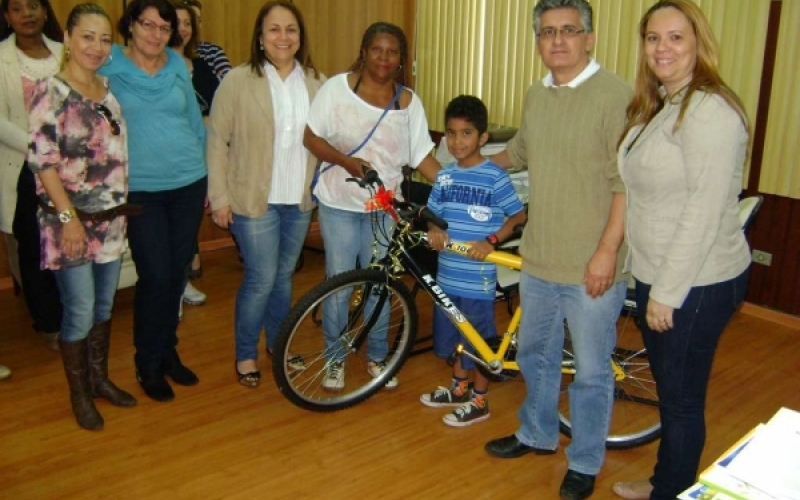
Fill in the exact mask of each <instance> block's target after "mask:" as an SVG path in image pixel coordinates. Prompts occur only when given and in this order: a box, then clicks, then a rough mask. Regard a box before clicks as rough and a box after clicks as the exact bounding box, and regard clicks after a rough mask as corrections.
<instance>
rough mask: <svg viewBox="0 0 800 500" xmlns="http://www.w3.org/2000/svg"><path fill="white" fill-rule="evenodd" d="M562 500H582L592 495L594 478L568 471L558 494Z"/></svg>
mask: <svg viewBox="0 0 800 500" xmlns="http://www.w3.org/2000/svg"><path fill="white" fill-rule="evenodd" d="M558 493H559V495H561V498H563V499H564V500H583V499H584V498H589V497H590V496H592V493H594V476H590V475H589V474H582V473H580V472H576V471H574V470H571V469H570V470H568V471H567V474H566V475H565V476H564V481H563V482H562V483H561V490H560V491H559V492H558Z"/></svg>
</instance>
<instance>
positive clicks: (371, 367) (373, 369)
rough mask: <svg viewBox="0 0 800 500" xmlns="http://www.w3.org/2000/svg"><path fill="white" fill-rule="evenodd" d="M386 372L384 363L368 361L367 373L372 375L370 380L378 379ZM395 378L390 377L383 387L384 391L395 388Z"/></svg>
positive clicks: (396, 382)
mask: <svg viewBox="0 0 800 500" xmlns="http://www.w3.org/2000/svg"><path fill="white" fill-rule="evenodd" d="M385 370H386V361H370V362H369V363H367V372H368V373H369V374H370V375H372V378H376V377H380V375H381V374H382V373H383V372H384V371H385ZM397 384H398V381H397V377H392V378H390V379H389V381H388V382H386V384H385V385H384V386H383V387H384V388H385V389H394V388H396V387H397Z"/></svg>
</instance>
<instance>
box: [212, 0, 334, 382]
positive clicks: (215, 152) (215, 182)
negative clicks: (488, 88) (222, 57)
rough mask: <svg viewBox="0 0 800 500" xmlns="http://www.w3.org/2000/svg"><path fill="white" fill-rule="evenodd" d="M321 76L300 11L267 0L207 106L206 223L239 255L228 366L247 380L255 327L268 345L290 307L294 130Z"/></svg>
mask: <svg viewBox="0 0 800 500" xmlns="http://www.w3.org/2000/svg"><path fill="white" fill-rule="evenodd" d="M322 78H323V77H322V76H321V75H320V74H319V72H318V71H317V70H316V69H315V68H314V65H313V63H312V62H311V57H310V55H309V43H308V34H307V32H306V26H305V23H304V21H303V17H302V14H301V13H300V11H299V10H298V9H297V7H296V6H295V5H294V4H292V3H291V2H288V1H284V0H280V1H272V2H269V3H267V4H266V5H264V7H262V9H261V11H260V12H259V13H258V17H257V19H256V23H255V28H254V30H253V37H252V40H251V44H250V61H249V62H248V63H246V64H244V65H242V66H239V67H237V68H235V69H233V70H232V71H231V72H229V73H228V74H227V75H226V76H225V79H224V80H223V81H222V84H221V85H220V88H219V90H217V93H216V95H215V98H214V103H213V105H212V107H211V115H210V122H209V130H208V155H207V156H208V182H209V193H208V196H209V201H210V203H211V209H212V210H213V214H212V218H213V220H214V222H215V223H216V224H217V225H219V226H220V227H222V228H229V229H230V230H231V233H232V234H233V236H234V238H236V242H237V243H238V246H239V250H240V252H241V255H242V258H243V260H244V278H243V280H242V284H241V286H240V287H239V291H238V293H237V295H236V313H235V314H236V318H235V330H236V373H237V376H238V379H239V383H241V384H242V385H245V386H247V387H256V386H257V385H258V384H259V382H260V379H261V373H260V371H259V369H258V364H257V359H258V349H257V346H258V341H259V337H260V334H261V331H262V330H264V331H265V333H266V342H267V350H268V351H270V350H271V349H272V346H273V344H274V343H275V338H276V336H277V333H278V328H279V327H280V325H281V322H282V321H283V319H284V317H285V316H286V314H288V312H289V308H290V306H291V299H292V275H293V273H294V269H295V265H296V263H297V259H298V257H299V256H300V252H301V251H302V249H303V242H304V241H305V237H306V233H307V231H308V226H309V223H310V222H311V210H312V208H313V203H312V200H311V196H310V190H309V188H310V184H311V180H312V177H313V173H314V167H315V165H316V159H315V158H314V157H313V156H311V154H310V153H309V152H308V151H307V150H306V148H305V147H304V146H303V130H304V128H305V125H306V117H307V116H308V110H309V105H310V102H311V100H312V99H313V98H314V95H315V94H316V92H317V90H318V89H319V87H320V86H321V85H322ZM300 362H302V361H299V360H298V363H300Z"/></svg>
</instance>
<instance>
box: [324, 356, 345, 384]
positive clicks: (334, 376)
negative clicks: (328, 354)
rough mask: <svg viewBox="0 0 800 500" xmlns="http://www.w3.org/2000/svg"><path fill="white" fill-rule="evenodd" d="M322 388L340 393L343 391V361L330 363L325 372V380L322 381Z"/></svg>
mask: <svg viewBox="0 0 800 500" xmlns="http://www.w3.org/2000/svg"><path fill="white" fill-rule="evenodd" d="M322 387H324V388H326V389H328V390H329V391H341V390H342V389H344V361H332V362H331V364H329V365H328V368H327V369H326V370H325V378H324V379H322Z"/></svg>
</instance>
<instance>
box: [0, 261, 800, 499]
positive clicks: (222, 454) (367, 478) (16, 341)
mask: <svg viewBox="0 0 800 500" xmlns="http://www.w3.org/2000/svg"><path fill="white" fill-rule="evenodd" d="M305 261H306V265H305V266H304V268H303V269H302V271H301V272H300V273H299V275H298V276H297V284H298V285H297V287H296V288H297V290H296V292H297V293H299V292H302V291H303V290H304V289H307V288H308V287H310V286H311V285H312V284H313V283H315V282H317V281H319V280H320V279H321V276H322V274H323V271H322V269H323V265H322V256H321V255H320V254H319V253H315V252H308V251H307V252H306V254H305ZM203 262H204V267H205V274H204V275H203V277H202V278H201V279H200V280H198V281H197V283H196V284H197V287H198V288H200V289H201V290H203V291H205V292H206V293H207V294H208V297H209V299H208V303H207V304H206V305H203V306H201V307H191V306H187V307H186V308H185V313H184V319H183V322H182V324H181V326H180V332H179V335H180V338H181V344H180V352H181V355H182V357H183V359H184V361H185V362H186V363H187V364H188V365H189V366H190V367H192V368H194V369H195V370H196V371H197V373H198V374H199V376H200V379H201V382H200V384H199V385H198V386H196V387H179V386H178V387H175V392H176V394H177V397H176V398H175V400H174V401H172V402H169V403H157V402H154V401H152V400H150V399H148V398H147V397H145V396H144V395H143V394H142V392H141V390H140V388H139V387H138V385H137V384H136V382H135V379H134V370H133V360H132V358H133V348H132V345H131V344H132V341H131V324H132V319H131V318H132V317H131V308H132V299H133V290H132V289H126V290H122V291H121V292H120V293H119V294H118V296H117V303H116V309H115V315H114V326H113V337H112V355H111V374H112V377H113V379H114V380H115V381H116V382H117V384H118V385H120V386H122V387H123V388H126V389H128V390H130V391H131V392H133V393H134V395H136V396H137V397H139V405H138V406H137V407H135V408H132V409H120V408H114V407H111V406H110V405H109V404H108V403H106V402H99V403H98V407H99V409H100V411H101V412H102V414H103V415H104V417H105V420H106V427H105V430H103V431H100V432H89V431H84V430H81V429H79V428H78V426H77V424H76V423H75V420H74V418H73V416H72V414H71V412H70V409H69V402H68V394H67V387H66V381H65V378H64V375H63V371H62V368H61V363H60V357H59V355H58V354H57V353H55V352H51V351H48V350H46V349H45V348H44V347H43V346H42V344H41V343H40V342H39V340H38V339H37V338H36V337H35V335H34V333H33V331H32V330H31V328H30V326H29V319H28V317H27V313H26V310H25V305H24V302H23V300H22V298H21V297H16V296H14V295H13V293H12V292H11V291H6V292H2V293H0V325H2V327H1V328H2V334H0V362H2V363H3V364H5V365H7V366H9V367H10V368H11V369H12V370H13V377H12V378H10V379H8V380H5V381H2V382H0V498H2V499H14V500H23V499H40V498H41V499H55V498H69V499H72V498H80V499H84V498H87V499H95V498H97V499H229V498H230V499H248V500H252V499H282V498H287V499H289V498H291V499H351V498H364V497H369V498H380V499H417V498H419V499H457V498H469V499H475V500H477V499H499V498H509V499H515V498H526V499H548V498H557V497H558V495H557V492H558V485H559V483H560V481H561V478H562V477H563V474H564V472H565V469H566V461H565V458H564V454H563V445H566V440H565V439H563V438H562V448H561V451H559V453H558V454H556V455H554V456H549V457H548V456H534V455H527V456H525V457H523V458H518V459H515V460H499V459H494V458H491V457H489V456H488V455H487V454H486V453H485V452H484V451H483V444H484V443H485V442H486V441H487V440H489V439H492V438H496V437H500V436H504V435H507V434H510V433H512V432H514V430H515V429H516V427H517V418H516V409H517V407H518V406H519V404H520V402H521V400H522V398H523V395H524V384H522V383H518V382H506V383H503V384H496V385H494V386H493V387H492V388H491V404H492V418H491V419H489V420H488V421H487V422H484V423H481V424H478V425H475V426H472V427H468V428H463V429H455V428H450V427H447V426H445V425H444V424H443V423H442V422H441V420H440V419H441V417H442V415H443V413H444V411H443V410H439V409H431V408H426V407H424V406H422V405H421V404H420V403H419V402H418V398H419V395H420V394H421V393H422V392H425V391H429V390H431V389H432V388H434V387H436V386H437V385H439V384H445V383H447V381H448V380H449V370H448V368H447V367H446V366H445V365H444V363H443V362H442V361H440V360H438V359H436V358H435V357H433V355H432V354H430V353H427V354H423V355H420V356H415V357H413V358H412V359H411V360H410V361H409V362H408V363H407V365H406V366H405V367H404V369H403V370H402V372H401V373H400V387H399V388H398V389H397V390H395V391H393V392H388V391H384V392H382V393H381V394H378V395H377V396H376V397H374V398H373V399H371V400H370V401H368V402H366V403H364V404H362V405H360V406H358V407H356V408H353V409H350V410H345V411H342V412H338V413H334V414H315V413H310V412H306V411H303V410H300V409H298V408H295V407H294V406H292V405H291V404H289V403H288V402H287V401H285V400H284V399H283V398H282V397H281V396H280V394H279V393H278V391H277V389H276V387H275V385H274V383H273V381H272V378H271V375H270V372H269V371H268V367H267V364H266V360H265V359H262V360H261V363H262V369H263V370H264V374H265V375H266V378H265V380H263V382H262V385H261V387H259V388H258V389H255V390H252V389H247V388H245V387H242V386H240V385H238V384H237V383H236V379H235V377H234V370H233V364H234V361H233V360H234V358H233V336H232V326H233V303H234V298H235V292H236V289H237V286H238V283H239V280H240V278H241V266H240V264H239V262H238V260H237V258H236V254H235V250H234V249H230V248H229V249H224V250H218V251H215V252H210V253H207V254H204V255H203ZM502 311H503V310H502V309H498V316H501V317H504V315H505V313H504V312H502ZM421 329H422V330H423V331H427V330H428V328H427V327H426V326H423V327H421ZM799 357H800V332H798V331H796V330H793V329H791V328H789V327H786V326H780V325H777V324H774V323H770V322H767V321H764V320H761V319H756V318H754V317H752V316H747V315H744V314H739V315H737V316H736V317H735V318H734V320H733V322H732V324H731V325H730V327H729V329H728V331H727V332H726V334H725V335H724V336H723V339H722V343H721V345H720V349H719V354H718V357H717V362H716V365H715V367H714V374H713V380H712V385H711V389H710V396H709V404H708V424H709V436H708V442H707V446H706V452H705V454H704V456H703V465H706V464H708V463H709V462H710V460H712V459H713V458H714V457H715V456H717V455H719V454H720V453H721V452H722V451H724V450H725V448H727V447H728V446H729V445H730V444H732V443H733V442H734V441H735V440H736V439H737V438H738V437H739V436H741V435H742V434H744V433H745V432H747V431H748V430H749V429H750V428H752V427H753V426H755V425H756V424H757V423H759V422H763V421H766V420H767V419H768V418H769V417H770V416H771V415H772V414H773V413H774V412H775V411H776V410H777V409H778V408H779V407H780V406H790V407H794V408H796V409H800V391H798V380H800V363H798V358H799ZM655 450H656V444H651V445H648V446H645V447H642V448H638V449H635V450H628V451H614V452H609V453H608V454H607V457H606V463H605V467H604V468H603V471H602V472H601V474H600V476H599V477H598V484H597V490H596V493H595V495H594V496H593V498H595V499H604V498H613V494H612V493H611V492H610V487H611V484H612V483H613V482H614V481H619V480H630V479H638V478H645V477H648V475H649V473H650V471H651V468H652V466H653V461H654V456H655Z"/></svg>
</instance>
